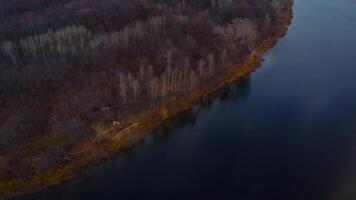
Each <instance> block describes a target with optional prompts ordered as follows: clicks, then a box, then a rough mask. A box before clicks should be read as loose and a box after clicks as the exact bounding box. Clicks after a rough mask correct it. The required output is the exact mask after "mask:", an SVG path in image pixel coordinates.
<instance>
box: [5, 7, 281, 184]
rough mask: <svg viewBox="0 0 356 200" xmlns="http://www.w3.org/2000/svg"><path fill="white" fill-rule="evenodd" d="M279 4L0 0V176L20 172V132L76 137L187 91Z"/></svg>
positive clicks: (245, 43)
mask: <svg viewBox="0 0 356 200" xmlns="http://www.w3.org/2000/svg"><path fill="white" fill-rule="evenodd" d="M287 3H288V1H287V0H11V1H9V0H0V108H1V109H0V179H2V178H6V177H7V176H13V175H19V176H20V175H21V173H25V172H24V171H25V169H20V166H26V165H25V164H24V163H21V164H19V163H20V162H21V159H20V158H19V157H20V156H18V155H17V152H18V151H20V149H21V146H22V143H23V142H24V141H25V140H26V139H28V138H31V137H36V136H38V135H43V134H48V133H56V134H64V135H68V136H69V137H70V138H71V140H72V141H76V140H79V139H81V138H85V137H90V135H91V134H92V132H93V130H92V128H91V127H92V126H91V124H93V123H94V122H95V121H97V120H98V119H100V120H106V121H112V120H116V121H120V120H121V119H123V118H125V116H127V115H130V114H132V113H134V112H138V111H139V110H140V109H142V108H144V107H147V106H152V105H156V104H161V103H164V102H165V101H166V100H167V98H170V97H172V96H184V95H189V93H190V92H191V91H192V90H194V89H197V88H199V86H200V85H202V84H204V83H205V82H208V81H211V80H212V79H213V78H214V77H215V76H217V75H219V74H220V73H222V72H223V71H224V70H225V69H226V67H227V64H226V63H228V62H238V61H239V60H240V59H242V58H243V57H244V56H246V55H247V54H248V53H249V52H250V51H251V50H252V49H253V48H254V46H255V44H256V43H258V42H259V41H260V40H261V39H262V38H264V37H265V36H266V35H267V34H269V30H270V28H271V26H273V23H275V21H276V17H277V16H278V14H279V12H281V10H282V9H283V8H284V7H285V6H286V4H287ZM9 151H11V155H12V156H11V157H8V156H7V155H8V152H9ZM63 151H64V150H63ZM63 151H62V150H61V151H58V150H56V151H55V152H48V151H43V152H37V153H39V154H44V155H47V154H48V155H47V156H44V157H46V158H48V159H47V160H43V161H42V162H41V163H40V164H36V166H31V168H35V170H34V171H36V170H43V169H46V168H50V167H51V166H52V165H55V164H56V163H57V162H58V160H57V158H58V157H59V156H60V155H61V154H63ZM1 157H3V159H1ZM1 162H2V163H1ZM4 163H5V164H4ZM1 166H5V167H3V168H5V169H1Z"/></svg>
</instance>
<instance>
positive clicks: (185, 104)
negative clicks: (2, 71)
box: [0, 5, 292, 198]
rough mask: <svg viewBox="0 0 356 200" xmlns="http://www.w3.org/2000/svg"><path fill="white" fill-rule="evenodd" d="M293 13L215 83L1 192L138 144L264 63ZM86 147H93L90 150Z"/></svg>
mask: <svg viewBox="0 0 356 200" xmlns="http://www.w3.org/2000/svg"><path fill="white" fill-rule="evenodd" d="M291 16H292V10H291V5H290V7H289V9H288V10H285V11H284V12H283V15H282V16H280V18H279V19H280V20H279V23H278V26H276V27H274V30H273V31H272V33H271V35H270V36H269V37H268V38H265V39H264V40H263V42H262V43H261V44H259V45H258V46H257V47H256V48H255V49H254V50H253V51H252V53H251V54H250V55H249V56H248V57H247V58H246V59H245V60H244V61H243V62H241V63H240V64H234V65H233V64H230V70H228V71H227V72H225V73H224V74H221V75H220V76H219V77H217V78H216V79H215V80H214V81H212V82H211V83H209V84H206V85H204V87H202V88H200V89H199V90H198V91H194V92H193V95H192V96H190V97H189V98H187V97H184V98H180V99H170V100H169V101H167V102H166V104H165V105H160V106H156V107H153V108H148V109H147V110H145V111H144V112H142V113H140V114H138V115H136V116H131V117H130V118H128V119H126V120H125V121H121V124H120V127H113V126H112V124H107V125H103V126H100V127H98V128H99V129H100V130H98V131H100V132H101V133H102V134H100V135H98V137H100V139H99V141H101V142H100V143H101V144H100V145H97V143H98V139H97V138H91V139H87V140H85V141H81V142H80V143H79V144H77V145H75V147H73V149H72V150H71V152H70V155H71V157H72V158H75V159H73V160H72V161H69V162H68V163H66V164H63V165H62V166H61V167H60V168H58V169H56V170H53V171H50V172H45V173H43V174H41V175H38V176H35V177H32V178H31V179H26V180H12V181H8V182H4V183H1V184H0V195H1V196H4V197H3V198H8V197H12V196H16V195H21V194H25V193H31V192H35V191H38V190H41V189H45V188H47V187H49V186H54V185H57V184H59V183H61V182H62V181H65V180H69V179H72V178H73V177H74V176H76V175H77V174H78V172H80V170H81V169H83V168H85V167H87V166H90V165H92V164H93V163H98V162H100V161H102V160H105V159H107V158H108V157H110V156H112V155H114V154H115V153H116V152H118V151H120V150H122V149H123V148H128V147H130V146H132V145H134V143H135V142H136V141H137V140H139V138H140V136H141V135H142V134H144V133H145V132H147V131H149V130H152V129H154V128H156V127H158V126H159V125H160V124H161V123H162V122H163V121H164V120H166V119H168V118H170V117H172V116H174V115H176V114H177V113H179V112H181V111H183V110H186V109H189V108H190V107H191V106H192V105H193V104H195V103H197V102H199V101H200V99H201V98H202V97H204V96H206V95H209V94H211V93H214V92H215V91H217V90H218V89H219V88H221V87H223V86H224V85H226V84H230V83H231V82H234V81H236V80H237V79H239V78H241V77H244V76H247V75H248V74H249V73H251V72H252V71H253V70H254V69H255V68H256V67H257V66H258V65H259V64H260V62H261V55H262V54H263V53H264V52H265V51H266V50H268V49H269V48H271V47H272V46H273V45H274V44H275V43H276V42H277V40H278V39H279V38H280V37H282V36H283V35H284V33H285V31H286V26H287V25H288V24H289V23H290V19H291ZM85 147H90V149H88V148H85Z"/></svg>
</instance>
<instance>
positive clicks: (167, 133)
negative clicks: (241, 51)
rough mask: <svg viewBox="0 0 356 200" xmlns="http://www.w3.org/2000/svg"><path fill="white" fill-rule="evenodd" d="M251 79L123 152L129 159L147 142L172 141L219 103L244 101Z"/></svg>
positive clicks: (209, 97) (214, 96) (177, 117)
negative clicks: (171, 138)
mask: <svg viewBox="0 0 356 200" xmlns="http://www.w3.org/2000/svg"><path fill="white" fill-rule="evenodd" d="M250 90H251V79H250V77H249V76H247V77H244V78H242V79H240V80H237V81H236V82H234V83H233V84H231V85H229V86H225V87H223V88H221V89H220V90H218V91H217V92H215V93H213V94H211V95H207V96H205V97H203V98H202V99H201V101H200V102H199V103H198V104H196V105H194V106H192V108H190V109H189V110H187V111H184V112H181V113H179V114H177V115H175V116H173V117H172V118H171V119H169V120H167V121H165V122H164V123H163V124H162V125H161V126H160V127H159V128H157V129H156V130H154V131H153V132H151V133H149V134H148V135H145V136H144V138H142V140H140V141H139V143H138V144H137V145H136V146H135V148H132V149H127V150H125V151H124V152H123V154H125V155H124V156H125V157H127V158H128V159H130V158H133V157H134V156H135V152H136V151H137V148H139V147H140V146H141V145H144V144H145V143H147V142H152V143H153V144H154V145H155V144H159V143H162V142H164V141H167V140H169V139H170V137H171V136H172V134H175V133H177V132H179V131H178V130H180V129H183V128H188V127H193V126H194V125H195V123H196V122H197V120H198V119H199V117H200V116H201V114H202V113H203V112H208V111H209V110H210V109H211V107H212V106H213V105H214V104H215V103H217V102H220V103H224V102H238V101H244V100H245V99H246V98H247V97H248V96H249V94H250Z"/></svg>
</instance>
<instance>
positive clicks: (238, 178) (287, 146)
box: [22, 0, 356, 200]
mask: <svg viewBox="0 0 356 200" xmlns="http://www.w3.org/2000/svg"><path fill="white" fill-rule="evenodd" d="M355 36H356V1H355V0H295V5H294V19H293V23H292V25H291V26H290V28H289V31H288V33H287V35H286V37H285V38H283V39H282V40H280V42H279V43H278V44H277V45H276V46H275V47H274V48H273V49H272V50H271V51H270V52H269V53H268V54H267V55H266V56H265V62H264V64H263V65H262V67H261V68H259V69H258V70H257V71H256V72H255V73H253V74H252V75H251V76H250V77H249V78H247V79H245V80H243V81H240V82H239V83H236V84H235V85H233V86H231V87H230V88H228V89H225V90H224V91H223V92H222V93H221V94H220V95H218V97H215V98H214V99H213V100H207V101H206V103H205V104H203V105H200V106H196V107H195V108H194V109H193V111H191V112H189V113H186V114H182V115H181V116H178V117H176V119H174V120H172V121H170V122H169V123H168V124H166V125H165V127H164V128H163V129H162V130H160V131H157V133H155V134H152V135H148V136H147V137H146V138H145V139H144V142H143V143H142V144H141V145H139V146H138V147H137V148H136V149H135V150H133V151H132V152H129V153H125V154H120V155H118V156H117V158H115V159H113V160H111V161H108V162H105V163H103V164H102V165H100V166H97V167H93V168H92V169H90V170H89V171H88V172H86V174H85V175H83V176H82V177H81V178H79V179H77V180H75V181H73V182H70V183H66V184H64V185H63V186H61V187H59V188H56V189H53V190H49V191H46V192H42V193H39V194H35V195H31V196H27V197H24V198H22V199H24V200H35V199H36V200H47V199H51V200H59V199H61V200H70V199H73V200H94V199H105V200H106V199H119V200H121V199H123V200H136V199H140V200H141V199H155V200H161V199H162V200H172V199H184V200H190V199H192V200H193V199H194V200H196V199H219V200H220V199H241V200H261V199H263V200H319V199H320V200H355V199H356V80H355V78H356V49H355V48H356V38H355Z"/></svg>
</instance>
